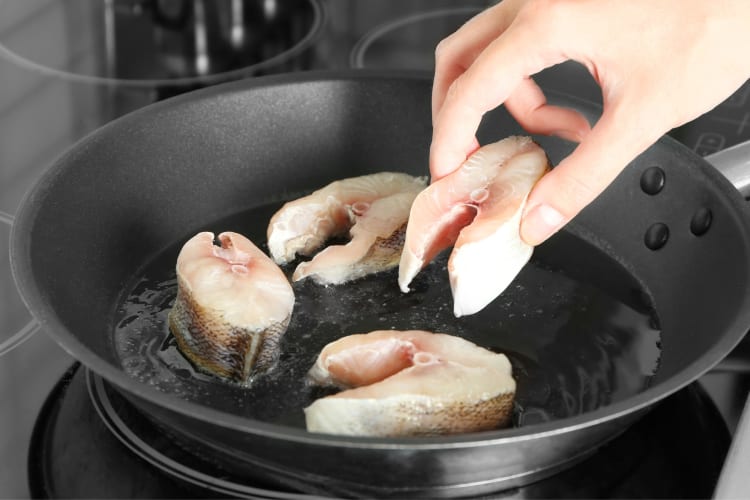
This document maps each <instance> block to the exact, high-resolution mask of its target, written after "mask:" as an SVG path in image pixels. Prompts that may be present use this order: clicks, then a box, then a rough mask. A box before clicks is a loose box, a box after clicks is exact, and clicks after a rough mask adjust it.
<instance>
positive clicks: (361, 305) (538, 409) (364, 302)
mask: <svg viewBox="0 0 750 500" xmlns="http://www.w3.org/2000/svg"><path fill="white" fill-rule="evenodd" d="M280 205H281V203H280V202H278V203H276V202H274V203H267V204H262V205H259V206H257V207H255V208H252V209H249V210H247V211H243V212H239V213H236V214H234V215H232V216H230V217H226V218H222V219H219V220H217V221H216V222H215V223H212V224H209V225H207V226H204V227H200V228H197V229H196V232H197V231H200V230H208V231H212V232H214V233H216V234H218V233H219V232H222V231H236V232H239V233H241V234H244V235H245V236H247V237H248V238H250V239H251V240H252V241H254V242H255V243H256V244H258V245H259V246H260V247H261V248H262V249H263V250H264V251H266V252H267V247H266V246H265V232H266V225H267V223H268V221H269V219H270V218H271V216H272V215H273V213H274V212H275V211H276V210H277V209H278V208H279V207H280ZM190 236H192V234H186V235H185V237H184V239H180V240H179V241H176V242H175V243H174V244H173V245H172V246H170V247H168V248H167V250H165V251H164V252H162V253H160V254H159V255H158V256H157V257H156V258H155V259H153V260H151V261H150V262H149V263H148V264H147V265H146V266H145V267H143V268H142V269H141V271H140V272H139V273H137V276H136V279H135V280H134V282H133V283H132V284H131V286H130V287H128V288H127V289H126V293H125V294H124V295H123V297H122V299H121V301H120V305H119V307H118V309H117V316H116V318H115V328H114V337H113V346H112V347H113V351H114V353H115V357H116V358H117V360H118V362H119V363H120V365H121V366H122V368H123V370H124V371H125V372H126V373H128V375H129V376H131V377H133V378H135V379H137V380H138V381H139V382H140V383H143V384H146V385H149V386H152V387H155V388H156V389H158V390H159V391H163V392H166V393H171V394H175V395H177V396H179V397H181V398H184V399H186V400H189V401H192V402H195V403H198V404H200V405H205V406H207V407H210V408H215V409H218V410H220V411H223V412H227V413H229V414H234V415H239V416H242V417H246V418H250V419H256V420H261V421H265V422H270V423H275V424H282V425H287V426H292V427H300V428H304V427H305V423H304V414H303V408H304V407H305V406H307V405H309V404H310V403H311V402H312V401H313V400H314V399H315V398H317V397H322V396H324V395H326V394H327V392H326V391H325V390H323V389H320V388H316V387H313V386H310V385H309V384H308V383H306V373H307V370H308V369H309V368H310V367H311V366H312V364H313V363H314V361H315V358H316V356H317V354H318V352H320V350H321V349H322V348H323V346H324V345H325V344H327V343H328V342H331V341H333V340H335V339H337V338H339V337H342V336H345V335H349V334H353V333H364V332H368V331H372V330H376V329H400V330H406V329H424V330H430V331H435V332H444V333H449V334H452V335H458V336H461V337H463V338H466V339H468V340H470V341H472V342H474V343H476V344H478V345H480V346H483V347H486V348H488V349H491V350H493V351H496V352H502V353H504V354H506V355H507V356H508V357H509V359H510V360H511V362H512V364H513V369H514V377H515V379H516V381H517V383H518V389H517V395H516V405H515V410H514V419H513V425H514V426H517V427H518V426H529V425H533V424H536V423H542V422H547V421H551V420H557V419H561V418H566V417H572V416H575V415H579V414H582V413H586V412H590V411H592V410H595V409H597V408H599V407H601V406H605V405H608V404H611V403H614V402H617V401H621V400H623V399H627V398H629V397H631V396H633V395H635V394H638V393H639V392H641V391H643V390H645V389H646V388H647V387H649V384H650V382H651V379H652V376H653V375H654V374H655V373H656V371H657V369H658V366H659V359H660V354H661V352H660V331H659V329H658V326H657V325H658V321H657V318H656V316H655V314H654V312H653V311H652V308H651V307H650V306H649V299H648V295H647V294H646V293H645V290H642V289H641V288H640V286H639V285H638V281H637V280H636V279H634V278H633V277H632V276H630V275H629V274H628V273H627V271H625V269H624V268H623V267H622V266H621V265H620V264H618V263H617V262H616V261H615V260H613V259H611V258H610V257H608V256H607V255H605V253H604V252H602V251H600V250H599V249H597V248H596V247H595V246H593V245H592V244H590V243H588V242H586V241H585V240H584V239H582V238H578V237H577V236H576V235H575V232H574V231H572V232H571V231H566V232H562V233H560V234H559V235H558V236H556V237H555V238H553V239H551V240H550V241H548V242H547V243H546V244H544V245H542V246H541V247H539V248H538V249H537V251H536V253H535V255H534V257H533V258H532V261H531V262H530V263H529V264H528V265H527V266H526V267H525V268H524V269H523V271H522V272H521V273H520V275H519V276H518V277H517V279H516V280H515V281H514V282H513V284H512V285H511V286H510V287H509V288H508V289H507V290H506V291H505V292H504V293H503V294H502V295H501V296H500V297H499V298H498V299H496V300H495V301H494V302H493V303H492V304H490V306H488V307H487V308H486V309H485V310H483V311H481V312H480V313H478V314H475V315H472V316H468V317H462V318H455V317H454V316H453V312H452V311H453V300H452V296H451V291H450V284H449V282H448V277H447V270H446V262H447V253H444V254H443V255H441V256H440V257H439V258H438V259H437V260H436V261H435V262H433V263H432V264H430V265H429V266H428V267H427V268H426V269H425V270H423V271H422V273H420V274H419V275H418V276H417V278H416V280H415V282H414V283H413V285H414V286H413V291H412V292H411V293H409V294H402V293H401V292H400V290H399V288H398V285H397V270H391V271H386V272H383V273H380V274H378V275H373V276H369V277H366V278H363V279H360V280H357V281H355V282H351V283H348V284H345V285H340V286H329V287H324V286H320V285H317V284H315V283H313V282H311V281H310V280H304V281H302V282H297V283H295V284H294V292H295V296H296V303H295V308H294V312H293V315H292V320H291V323H290V325H289V329H288V330H287V332H286V334H285V335H284V337H283V339H282V342H281V343H280V349H281V355H280V359H279V362H278V363H277V365H276V366H275V368H274V369H272V370H271V371H269V372H268V373H266V374H263V375H259V376H257V377H255V378H254V379H253V380H252V381H251V382H250V383H249V384H247V385H246V386H240V385H238V384H234V383H230V382H227V381H223V380H221V379H219V378H216V377H213V376H211V375H207V374H204V373H201V372H199V371H197V370H195V369H194V368H193V366H191V364H190V363H189V362H188V361H187V360H186V358H184V357H183V356H182V354H181V353H180V352H179V350H178V349H177V347H176V343H175V342H174V338H173V337H172V336H171V334H170V333H169V330H168V326H167V313H168V312H169V309H170V307H171V306H172V303H173V301H174V298H175V295H176V278H175V270H174V267H175V262H176V259H177V255H178V253H179V250H180V248H181V246H182V244H183V243H184V242H185V241H186V240H187V239H188V238H189V237H190ZM294 267H295V263H292V264H290V265H289V266H286V267H285V268H284V269H285V270H286V271H287V272H288V274H289V275H291V272H292V271H293V270H294Z"/></svg>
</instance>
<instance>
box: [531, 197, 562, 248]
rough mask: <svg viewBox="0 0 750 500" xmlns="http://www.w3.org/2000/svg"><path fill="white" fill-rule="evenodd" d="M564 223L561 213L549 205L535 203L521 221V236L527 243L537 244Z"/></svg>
mask: <svg viewBox="0 0 750 500" xmlns="http://www.w3.org/2000/svg"><path fill="white" fill-rule="evenodd" d="M563 225H565V217H564V216H563V214H561V213H560V212H558V211H557V210H555V209H554V208H552V207H551V206H549V205H536V206H535V207H533V208H532V209H531V210H529V211H528V212H527V213H526V215H525V216H524V218H523V220H522V221H521V238H523V240H524V241H525V242H526V243H528V244H529V245H538V244H540V243H542V242H543V241H544V240H546V239H547V238H549V237H550V236H552V235H553V234H554V233H556V232H557V230H558V229H560V228H561V227H563Z"/></svg>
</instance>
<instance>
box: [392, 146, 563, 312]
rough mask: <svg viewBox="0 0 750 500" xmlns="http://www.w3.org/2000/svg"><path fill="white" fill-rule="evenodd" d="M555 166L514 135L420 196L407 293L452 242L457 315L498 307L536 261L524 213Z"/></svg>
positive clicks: (406, 254)
mask: <svg viewBox="0 0 750 500" xmlns="http://www.w3.org/2000/svg"><path fill="white" fill-rule="evenodd" d="M549 168H550V165H549V160H548V158H547V155H546V154H545V152H544V150H543V149H542V148H541V147H540V146H539V145H538V144H536V143H535V142H533V141H532V140H531V138H529V137H518V136H513V137H508V138H506V139H503V140H501V141H499V142H496V143H493V144H488V145H486V146H483V147H481V148H480V149H478V150H477V151H476V152H475V153H474V154H473V155H471V156H470V157H469V158H468V159H467V160H466V161H465V162H464V163H463V165H461V167H459V168H458V169H457V170H456V171H454V172H452V173H451V174H449V175H447V176H446V177H443V178H442V179H439V180H438V181H436V182H434V183H432V184H431V185H430V186H429V187H428V188H427V189H425V190H424V191H423V192H421V193H420V194H419V195H418V196H417V198H416V199H415V200H414V203H413V205H412V208H411V213H410V214H409V223H408V225H407V228H406V241H405V243H404V251H403V253H402V255H401V262H400V264H399V286H400V287H401V290H402V291H404V292H408V291H409V284H410V283H411V281H412V279H413V278H414V277H415V276H416V275H417V273H418V272H419V271H420V270H421V269H422V268H423V267H424V266H426V265H427V264H428V263H429V262H430V261H431V260H432V259H433V257H435V256H436V255H437V254H438V253H439V252H440V251H442V250H444V249H446V248H448V247H450V246H451V245H453V250H452V251H451V255H450V258H449V260H448V277H449V280H450V284H451V290H452V292H453V304H454V306H453V312H454V314H455V315H456V316H457V317H460V316H464V315H468V314H474V313H476V312H478V311H480V310H482V309H483V308H484V307H485V306H487V304H489V303H490V302H492V301H493V300H494V299H495V298H496V297H497V296H498V295H500V294H501V293H502V292H503V291H504V290H505V289H506V288H507V287H508V285H510V283H511V282H512V281H513V280H514V279H515V277H516V276H517V275H518V273H519V272H520V271H521V269H522V268H523V266H524V265H526V263H527V262H528V261H529V259H530V258H531V254H532V252H533V248H532V247H531V246H530V245H527V244H526V243H525V242H524V241H523V240H522V239H521V235H520V224H521V214H522V213H523V209H524V206H525V203H526V198H527V197H528V194H529V192H530V191H531V189H532V188H533V187H534V184H536V182H537V181H538V180H539V179H540V178H541V177H542V176H543V175H544V174H545V172H547V171H548V170H549Z"/></svg>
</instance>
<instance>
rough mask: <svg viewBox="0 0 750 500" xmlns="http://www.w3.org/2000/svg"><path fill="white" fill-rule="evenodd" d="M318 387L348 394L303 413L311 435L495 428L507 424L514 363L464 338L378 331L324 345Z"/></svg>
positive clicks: (314, 371) (313, 373)
mask: <svg viewBox="0 0 750 500" xmlns="http://www.w3.org/2000/svg"><path fill="white" fill-rule="evenodd" d="M309 378H310V380H311V381H313V382H314V383H316V384H320V385H328V386H335V387H338V388H340V389H345V390H343V391H342V392H338V393H336V394H333V395H331V396H327V397H324V398H320V399H318V400H316V401H314V402H313V403H312V404H311V405H310V406H308V407H307V408H305V420H306V424H307V430H308V431H310V432H319V433H327V434H339V435H350V436H377V437H397V436H420V435H438V434H457V433H463V432H474V431H482V430H490V429H497V428H500V427H503V426H505V425H507V424H508V423H509V422H510V418H511V414H512V409H513V398H514V396H515V390H516V383H515V380H514V379H513V377H512V368H511V364H510V362H509V361H508V358H507V357H506V356H504V355H503V354H496V353H493V352H491V351H489V350H487V349H484V348H482V347H479V346H477V345H475V344H473V343H471V342H469V341H467V340H464V339H462V338H460V337H456V336H452V335H447V334H443V333H431V332H426V331H421V330H410V331H396V330H379V331H374V332H371V333H367V334H356V335H350V336H347V337H343V338H341V339H339V340H337V341H335V342H332V343H330V344H328V345H327V346H325V347H324V348H323V350H322V351H321V353H320V354H319V355H318V358H317V360H316V362H315V365H313V367H312V368H311V369H310V372H309Z"/></svg>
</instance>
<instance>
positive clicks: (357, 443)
mask: <svg viewBox="0 0 750 500" xmlns="http://www.w3.org/2000/svg"><path fill="white" fill-rule="evenodd" d="M429 77H430V74H429V73H427V72H424V71H405V70H396V71H382V70H367V69H357V70H335V71H311V72H303V73H292V74H284V75H272V76H264V77H258V78H254V79H251V80H241V81H236V82H229V83H225V84H221V85H217V86H213V87H209V88H206V89H201V90H197V91H193V92H190V93H187V94H183V95H180V96H176V97H173V98H171V99H167V100H165V101H161V102H159V103H155V104H152V105H150V106H147V107H145V108H141V109H139V110H136V111H134V112H132V113H129V114H127V115H124V116H123V117H120V118H118V119H116V120H113V121H112V122H109V123H108V124H106V125H104V126H103V127H101V128H99V129H96V130H94V131H92V132H91V133H89V134H88V135H87V136H85V137H84V138H82V139H80V140H79V141H77V142H76V143H75V144H74V145H73V146H71V147H70V148H69V149H68V150H67V151H66V152H65V153H63V155H61V156H60V157H59V158H58V159H57V160H55V161H54V162H53V163H52V164H51V165H50V166H49V167H48V168H47V170H46V171H45V172H44V174H43V175H42V176H41V177H40V179H39V180H38V181H37V182H36V183H35V184H34V186H33V187H32V188H31V189H30V190H29V191H28V192H27V193H26V195H25V196H24V198H23V201H22V202H21V205H20V208H19V210H18V212H17V215H16V219H15V223H14V224H13V226H12V228H11V236H10V241H11V245H10V260H11V271H12V275H13V278H14V280H15V282H16V285H17V287H18V289H19V292H20V295H21V298H22V300H23V302H24V303H25V305H26V306H27V308H28V309H29V310H30V311H32V314H33V315H34V316H35V317H36V318H37V320H38V321H39V323H40V326H41V329H42V330H43V331H44V332H45V334H47V335H50V336H51V337H52V338H53V340H55V342H57V343H58V344H59V345H61V346H62V348H63V349H64V350H65V351H66V352H68V353H69V354H70V355H71V356H73V357H74V358H75V359H77V360H79V361H81V363H82V364H83V365H84V366H86V367H88V368H90V369H91V370H92V371H94V372H95V373H97V374H99V375H100V376H102V377H103V378H104V379H105V380H107V381H108V382H110V383H112V384H113V385H114V386H115V388H116V389H118V390H122V391H125V393H126V394H131V395H133V396H135V397H137V398H139V399H142V400H145V401H146V402H148V403H149V404H152V405H155V406H157V407H160V408H163V409H166V410H169V411H170V412H173V413H175V414H178V415H181V416H183V417H187V418H189V419H192V420H198V421H201V422H203V423H207V424H212V425H217V426H220V427H223V428H227V429H232V430H236V431H240V432H243V433H249V434H254V435H260V436H265V437H270V438H274V439H279V440H284V441H289V442H296V443H305V444H312V445H316V446H325V447H327V446H334V447H337V448H340V447H349V448H366V449H402V450H403V449H409V450H429V449H446V448H472V447H480V446H481V447H483V446H487V445H488V444H500V443H505V442H511V441H512V442H518V441H528V440H535V439H541V438H544V437H549V436H554V435H558V434H564V433H569V432H573V431H576V430H580V429H585V428H588V427H594V426H597V425H599V424H603V423H605V422H608V421H612V420H615V419H618V418H621V417H624V416H626V415H628V414H632V413H635V412H637V411H639V410H642V409H645V408H647V407H649V406H651V405H653V404H655V403H657V402H658V401H660V400H662V399H664V398H666V397H667V396H669V395H671V394H673V393H674V392H676V391H678V390H680V389H682V388H683V387H685V386H687V385H689V384H690V383H693V382H694V381H695V380H696V379H697V378H699V377H700V376H701V375H703V374H704V373H706V372H707V371H708V370H710V369H711V368H712V367H713V366H715V365H716V364H717V363H719V362H720V361H721V359H723V357H724V356H725V355H726V354H727V353H728V352H729V351H730V350H731V349H732V348H733V347H734V346H736V345H737V344H738V343H739V342H740V341H741V340H742V338H743V336H744V335H745V332H746V331H747V328H746V325H750V296H746V297H745V298H744V300H743V307H741V308H740V309H741V313H740V314H738V315H736V316H735V317H734V318H733V320H732V322H731V324H730V325H729V326H728V328H727V329H726V332H725V335H724V336H723V337H722V339H721V340H720V341H719V342H717V343H716V344H714V345H713V346H712V348H711V349H709V350H708V351H706V352H705V353H704V354H703V355H702V356H701V357H700V358H698V359H696V360H695V361H694V362H693V363H691V364H690V365H687V366H686V367H684V368H683V369H682V370H681V372H680V373H681V374H683V376H682V377H677V376H673V377H671V378H668V379H666V380H664V381H662V382H660V383H659V384H657V385H656V386H652V387H649V388H648V389H646V390H644V391H643V392H640V393H638V394H636V395H633V396H631V397H628V398H625V399H623V400H621V401H617V402H615V403H612V404H609V405H605V406H602V407H599V408H597V409H596V410H593V411H589V412H584V413H581V414H579V415H575V416H572V417H566V418H562V419H557V420H553V421H550V422H544V423H539V424H533V425H530V426H525V427H516V428H508V429H499V430H493V431H484V432H477V433H469V434H461V435H451V436H434V437H415V438H370V437H352V436H337V435H329V434H315V433H310V432H308V431H306V430H304V429H301V428H296V427H290V426H285V425H280V424H274V423H269V422H264V421H260V420H254V419H249V418H246V417H240V416H238V415H234V414H231V413H226V412H223V411H220V410H216V409H213V408H210V407H207V406H204V405H201V404H198V403H195V402H192V401H188V400H185V399H181V398H179V397H177V396H175V395H172V394H165V393H163V392H160V391H158V390H157V389H155V388H153V387H149V386H147V385H145V384H142V383H140V382H138V381H137V380H135V379H134V378H131V377H130V376H128V375H127V373H125V372H124V371H122V370H121V369H119V368H118V367H116V366H115V365H114V364H111V363H109V362H107V361H105V360H104V359H103V358H101V357H99V356H98V355H96V354H95V353H94V352H93V351H92V350H91V349H90V348H88V347H87V346H86V345H85V344H83V343H82V342H81V341H80V340H78V338H77V337H76V336H75V335H74V334H73V333H72V332H70V331H69V330H68V329H67V328H66V327H65V325H64V323H63V322H62V321H61V320H60V318H59V317H58V315H57V313H56V312H55V309H54V307H53V306H52V305H51V304H49V303H48V302H47V301H46V300H44V299H43V297H44V293H43V291H42V290H40V289H39V288H38V287H37V284H36V283H35V282H34V280H33V279H32V278H33V273H32V271H31V264H30V259H25V258H24V256H27V255H28V251H27V250H28V248H29V247H30V245H31V241H30V237H29V230H28V229H29V228H31V227H32V226H33V222H34V219H35V214H36V211H37V209H36V208H35V207H36V204H35V203H33V201H35V200H37V199H39V198H41V197H43V196H44V193H45V190H46V188H47V187H48V185H49V183H50V182H51V181H52V180H54V178H55V177H56V176H57V175H60V173H61V170H62V169H61V166H62V165H63V164H64V160H65V159H66V158H67V157H68V156H69V155H72V154H74V153H75V152H77V151H79V150H80V149H81V148H82V147H84V146H85V145H86V144H87V143H88V141H90V140H92V138H94V137H97V136H98V135H99V134H101V133H102V131H104V130H108V129H109V128H111V127H116V126H118V124H120V123H123V122H126V121H130V120H133V119H136V118H137V117H138V116H139V115H140V114H141V113H153V112H155V111H158V110H161V109H166V108H168V107H173V106H175V105H180V103H182V102H183V101H191V102H192V101H194V100H196V99H198V100H200V99H207V98H210V97H212V96H214V95H216V94H225V93H231V92H233V91H237V90H240V89H242V90H249V89H253V88H256V87H268V86H283V85H290V84H301V83H310V82H327V83H330V82H333V81H365V80H401V79H414V80H425V79H429ZM552 94H555V93H554V92H552ZM557 94H559V93H557ZM566 97H570V96H568V95H567V94H566ZM579 100H581V101H586V100H585V99H579ZM586 102H587V103H588V105H591V104H592V103H590V102H588V101H586ZM659 142H660V143H664V142H666V143H668V144H671V147H674V146H675V145H677V146H678V147H680V148H683V149H684V150H685V151H686V152H688V154H689V155H691V156H695V154H694V153H693V152H692V151H690V150H688V149H687V148H686V147H685V146H683V145H681V144H680V143H678V142H677V141H675V140H673V139H671V138H669V137H664V138H661V139H660V140H659ZM702 161H703V160H702ZM704 163H705V164H706V166H707V167H709V168H707V172H706V174H707V175H709V176H711V177H713V179H712V180H713V181H714V182H715V183H716V184H717V185H718V186H719V187H720V188H721V189H722V190H723V191H724V192H725V193H724V194H726V195H727V197H728V198H729V200H730V202H731V203H732V204H733V205H734V206H735V208H737V210H738V212H744V215H743V217H742V222H743V224H744V225H745V226H746V227H747V229H748V230H747V231H746V233H745V235H743V238H744V240H745V244H746V246H747V247H748V248H750V237H748V234H750V216H748V209H747V205H746V202H745V200H744V199H743V198H742V197H741V195H740V194H739V192H737V190H736V189H734V187H733V186H732V185H731V184H730V183H729V181H727V180H726V179H725V178H724V177H723V176H722V175H721V174H719V173H718V172H716V171H715V170H714V169H713V168H710V166H709V165H708V163H707V162H705V161H704ZM748 281H750V279H748ZM52 332H54V334H53V333H52ZM687 374H689V376H687Z"/></svg>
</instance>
